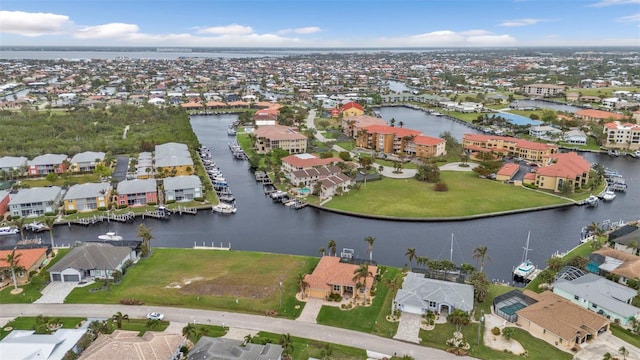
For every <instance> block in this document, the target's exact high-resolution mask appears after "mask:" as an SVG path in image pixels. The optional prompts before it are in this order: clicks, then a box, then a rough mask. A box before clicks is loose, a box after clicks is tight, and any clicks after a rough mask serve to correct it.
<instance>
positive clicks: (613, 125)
mask: <svg viewBox="0 0 640 360" xmlns="http://www.w3.org/2000/svg"><path fill="white" fill-rule="evenodd" d="M604 126H605V127H606V128H608V129H620V128H629V129H631V130H640V125H638V124H632V123H624V124H623V123H621V122H620V121H614V122H609V123H606V124H604Z"/></svg>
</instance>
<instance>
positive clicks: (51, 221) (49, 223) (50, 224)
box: [44, 216, 56, 249]
mask: <svg viewBox="0 0 640 360" xmlns="http://www.w3.org/2000/svg"><path fill="white" fill-rule="evenodd" d="M55 222H56V218H55V216H47V217H45V218H44V223H45V225H47V227H48V228H49V237H50V238H51V249H55V247H56V244H55V242H54V241H53V225H54V224H55Z"/></svg>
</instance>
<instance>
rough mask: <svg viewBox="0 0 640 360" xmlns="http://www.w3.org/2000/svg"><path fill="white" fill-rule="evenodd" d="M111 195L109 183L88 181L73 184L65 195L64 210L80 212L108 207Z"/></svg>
mask: <svg viewBox="0 0 640 360" xmlns="http://www.w3.org/2000/svg"><path fill="white" fill-rule="evenodd" d="M110 195H111V185H110V184H109V183H86V184H76V185H73V186H72V187H71V188H69V190H68V191H67V194H66V195H65V196H64V200H63V201H64V210H65V211H70V210H76V211H78V212H83V211H94V210H96V209H98V208H108V207H109V198H110Z"/></svg>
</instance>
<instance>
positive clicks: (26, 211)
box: [9, 186, 62, 217]
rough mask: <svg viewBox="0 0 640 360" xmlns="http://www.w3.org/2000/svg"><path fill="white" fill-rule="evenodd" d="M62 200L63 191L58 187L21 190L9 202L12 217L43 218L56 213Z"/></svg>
mask: <svg viewBox="0 0 640 360" xmlns="http://www.w3.org/2000/svg"><path fill="white" fill-rule="evenodd" d="M61 198H62V189H61V188H60V187H58V186H51V187H36V188H30V189H20V190H19V191H18V193H17V194H15V195H13V197H12V198H11V200H10V201H9V212H10V213H11V216H16V217H19V216H22V217H24V216H41V215H44V214H47V213H56V212H57V211H58V203H59V202H60V199H61Z"/></svg>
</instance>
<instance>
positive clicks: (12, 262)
mask: <svg viewBox="0 0 640 360" xmlns="http://www.w3.org/2000/svg"><path fill="white" fill-rule="evenodd" d="M21 257H22V253H18V254H16V248H13V250H11V253H9V254H7V259H6V260H7V264H9V270H10V271H11V280H13V288H14V290H15V289H17V288H18V279H17V278H16V271H21V270H22V271H24V267H23V266H22V265H20V258H21Z"/></svg>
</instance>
